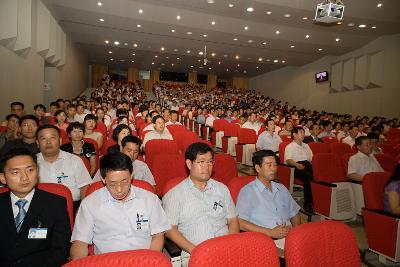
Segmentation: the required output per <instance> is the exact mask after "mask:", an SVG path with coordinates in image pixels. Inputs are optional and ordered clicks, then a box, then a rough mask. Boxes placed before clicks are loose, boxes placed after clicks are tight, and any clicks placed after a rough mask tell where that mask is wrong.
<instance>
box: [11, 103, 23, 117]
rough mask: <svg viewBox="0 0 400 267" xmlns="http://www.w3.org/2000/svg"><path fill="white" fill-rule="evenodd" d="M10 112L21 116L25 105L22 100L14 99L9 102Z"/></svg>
mask: <svg viewBox="0 0 400 267" xmlns="http://www.w3.org/2000/svg"><path fill="white" fill-rule="evenodd" d="M10 109H11V114H15V115H17V116H18V117H22V116H23V115H24V114H25V105H24V104H23V103H22V102H19V101H15V102H12V103H11V104H10Z"/></svg>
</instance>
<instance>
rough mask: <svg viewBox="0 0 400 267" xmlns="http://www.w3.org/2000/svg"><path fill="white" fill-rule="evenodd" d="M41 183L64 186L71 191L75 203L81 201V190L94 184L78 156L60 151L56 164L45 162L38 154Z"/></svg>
mask: <svg viewBox="0 0 400 267" xmlns="http://www.w3.org/2000/svg"><path fill="white" fill-rule="evenodd" d="M37 162H38V166H39V181H40V183H55V184H63V185H65V186H66V187H68V188H69V190H71V193H72V198H73V199H74V201H78V200H80V195H81V194H80V190H79V189H80V188H81V187H84V186H86V185H88V184H91V183H92V178H91V177H90V174H89V172H88V171H87V169H86V167H85V165H84V163H83V161H82V159H81V158H79V157H78V156H76V155H74V154H71V153H68V152H65V151H62V150H60V153H59V154H58V158H57V160H56V161H54V162H48V161H46V160H44V158H43V155H42V153H38V154H37Z"/></svg>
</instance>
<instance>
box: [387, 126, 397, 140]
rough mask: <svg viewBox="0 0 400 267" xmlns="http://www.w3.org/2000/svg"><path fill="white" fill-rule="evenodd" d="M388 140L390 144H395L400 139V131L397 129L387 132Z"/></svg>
mask: <svg viewBox="0 0 400 267" xmlns="http://www.w3.org/2000/svg"><path fill="white" fill-rule="evenodd" d="M386 139H387V140H388V142H393V141H395V140H399V139H400V129H395V128H389V131H388V132H387V135H386Z"/></svg>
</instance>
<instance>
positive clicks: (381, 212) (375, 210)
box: [364, 208, 400, 220]
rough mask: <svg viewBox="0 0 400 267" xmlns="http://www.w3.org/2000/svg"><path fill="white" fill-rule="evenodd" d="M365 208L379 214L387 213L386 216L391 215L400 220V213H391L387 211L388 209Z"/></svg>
mask: <svg viewBox="0 0 400 267" xmlns="http://www.w3.org/2000/svg"><path fill="white" fill-rule="evenodd" d="M364 209H366V210H368V211H372V212H375V213H378V214H381V215H385V216H388V217H391V218H393V219H397V220H400V215H395V214H393V213H391V212H389V211H386V210H377V209H367V208H364Z"/></svg>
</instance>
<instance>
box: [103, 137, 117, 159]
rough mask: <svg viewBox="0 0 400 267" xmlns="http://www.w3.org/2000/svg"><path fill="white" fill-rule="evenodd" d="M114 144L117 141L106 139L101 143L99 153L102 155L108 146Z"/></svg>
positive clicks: (105, 152)
mask: <svg viewBox="0 0 400 267" xmlns="http://www.w3.org/2000/svg"><path fill="white" fill-rule="evenodd" d="M116 144H117V142H115V141H114V140H112V139H108V140H107V141H106V142H105V143H104V144H103V146H102V148H101V154H102V155H106V154H107V150H108V148H109V147H110V146H113V145H116Z"/></svg>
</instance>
